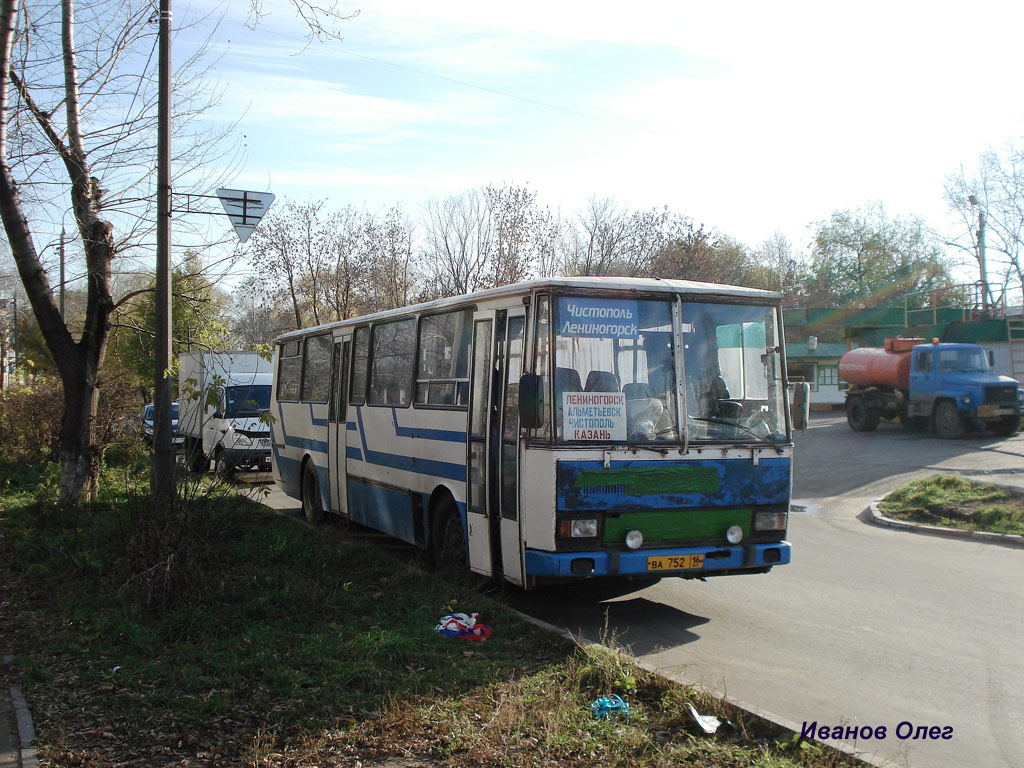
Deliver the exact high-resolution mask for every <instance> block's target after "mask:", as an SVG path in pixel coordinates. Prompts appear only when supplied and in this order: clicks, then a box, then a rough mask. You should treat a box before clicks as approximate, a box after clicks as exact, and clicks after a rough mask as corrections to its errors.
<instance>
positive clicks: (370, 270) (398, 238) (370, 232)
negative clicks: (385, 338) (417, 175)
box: [362, 206, 416, 312]
mask: <svg viewBox="0 0 1024 768" xmlns="http://www.w3.org/2000/svg"><path fill="white" fill-rule="evenodd" d="M362 253H363V256H364V264H365V267H366V273H365V275H364V279H363V281H362V284H363V293H364V296H365V301H366V308H365V311H367V312H380V311H383V310H386V309H397V308H399V307H404V306H405V305H407V304H408V303H409V302H410V300H411V297H412V296H413V294H414V292H415V287H416V278H415V271H416V263H415V258H414V253H413V227H412V224H411V223H410V222H409V220H408V219H407V218H406V216H405V214H404V213H403V212H402V209H401V208H400V207H399V206H394V207H393V208H390V209H389V210H388V211H387V212H386V213H385V214H384V215H383V216H381V217H379V218H378V217H376V216H367V217H366V222H365V227H364V232H363V241H362Z"/></svg>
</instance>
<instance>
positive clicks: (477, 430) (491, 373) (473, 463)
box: [466, 307, 526, 584]
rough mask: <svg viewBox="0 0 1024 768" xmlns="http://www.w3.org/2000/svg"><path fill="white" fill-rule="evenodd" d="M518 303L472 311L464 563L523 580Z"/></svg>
mask: <svg viewBox="0 0 1024 768" xmlns="http://www.w3.org/2000/svg"><path fill="white" fill-rule="evenodd" d="M525 327H526V313H525V310H524V309H521V308H518V307H516V308H513V309H509V310H505V309H501V310H496V311H483V312H477V313H476V314H475V316H474V331H473V335H474V347H473V380H472V381H473V383H472V392H473V395H472V399H471V402H470V428H469V431H468V446H467V447H468V453H469V456H468V471H469V475H468V477H469V483H468V494H467V495H468V504H467V510H466V521H467V523H468V526H469V531H468V537H469V562H470V568H471V569H472V570H473V571H476V572H477V573H485V574H489V575H493V576H499V575H500V576H501V577H502V578H505V579H506V580H508V581H511V582H513V583H515V584H522V583H523V566H522V545H521V534H520V526H519V377H520V376H521V375H522V370H523V349H524V343H523V340H524V336H525Z"/></svg>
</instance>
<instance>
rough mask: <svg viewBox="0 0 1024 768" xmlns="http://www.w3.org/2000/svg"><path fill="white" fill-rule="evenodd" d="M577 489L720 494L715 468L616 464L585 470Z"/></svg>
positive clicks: (576, 482) (644, 493)
mask: <svg viewBox="0 0 1024 768" xmlns="http://www.w3.org/2000/svg"><path fill="white" fill-rule="evenodd" d="M572 485H573V487H574V488H580V489H584V493H586V492H587V490H592V491H593V490H601V491H606V490H607V489H609V488H612V487H615V486H618V487H619V489H620V490H619V493H625V494H626V495H628V496H652V495H657V494H665V493H718V490H719V485H718V470H717V469H715V467H686V466H679V465H675V466H660V467H621V468H619V467H616V468H609V469H581V470H580V471H579V472H578V473H577V474H576V479H575V480H574V482H573V484H572Z"/></svg>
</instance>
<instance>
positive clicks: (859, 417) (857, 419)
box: [846, 397, 882, 432]
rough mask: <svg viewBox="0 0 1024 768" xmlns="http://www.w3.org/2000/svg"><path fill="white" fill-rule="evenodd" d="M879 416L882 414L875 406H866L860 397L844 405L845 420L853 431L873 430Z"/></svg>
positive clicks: (879, 418)
mask: <svg viewBox="0 0 1024 768" xmlns="http://www.w3.org/2000/svg"><path fill="white" fill-rule="evenodd" d="M881 418H882V414H881V413H879V412H878V410H877V409H875V408H868V406H867V405H866V404H865V403H864V399H863V398H861V397H856V398H854V399H853V400H851V401H850V403H849V405H847V406H846V421H847V423H848V424H849V425H850V429H852V430H853V431H854V432H873V431H874V430H875V428H876V427H877V426H878V422H879V421H880V420H881Z"/></svg>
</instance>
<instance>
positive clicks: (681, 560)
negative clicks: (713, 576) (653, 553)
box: [647, 555, 704, 571]
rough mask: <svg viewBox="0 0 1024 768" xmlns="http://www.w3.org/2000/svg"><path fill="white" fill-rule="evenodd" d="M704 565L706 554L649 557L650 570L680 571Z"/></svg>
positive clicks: (648, 566) (648, 567)
mask: <svg viewBox="0 0 1024 768" xmlns="http://www.w3.org/2000/svg"><path fill="white" fill-rule="evenodd" d="M703 567H704V555H662V556H660V557H648V558H647V570H648V571H678V570H683V569H693V568H703Z"/></svg>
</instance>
